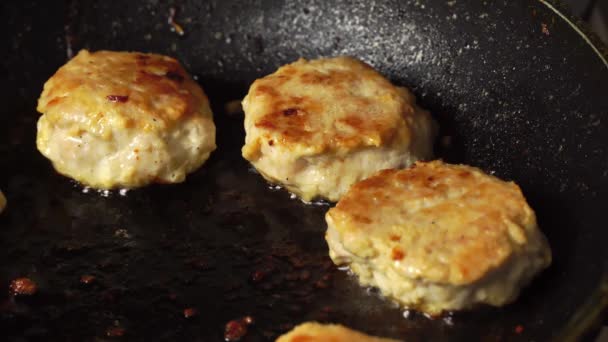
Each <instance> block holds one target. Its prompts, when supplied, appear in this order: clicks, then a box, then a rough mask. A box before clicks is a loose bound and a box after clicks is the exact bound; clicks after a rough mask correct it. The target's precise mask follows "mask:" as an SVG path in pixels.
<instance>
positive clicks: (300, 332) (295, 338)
mask: <svg viewBox="0 0 608 342" xmlns="http://www.w3.org/2000/svg"><path fill="white" fill-rule="evenodd" d="M276 342H398V341H397V340H392V339H388V338H380V337H374V336H369V335H366V334H363V333H360V332H358V331H355V330H352V329H349V328H347V327H344V326H342V325H339V324H319V323H315V322H307V323H302V324H300V325H298V326H297V327H295V328H293V329H292V330H291V331H290V332H289V333H287V334H284V335H282V336H280V337H279V338H278V339H277V340H276Z"/></svg>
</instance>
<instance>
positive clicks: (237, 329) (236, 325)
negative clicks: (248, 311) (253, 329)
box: [224, 316, 254, 342]
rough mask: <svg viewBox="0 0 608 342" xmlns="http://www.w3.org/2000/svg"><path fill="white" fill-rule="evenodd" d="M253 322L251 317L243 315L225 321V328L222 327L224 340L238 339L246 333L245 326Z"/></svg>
mask: <svg viewBox="0 0 608 342" xmlns="http://www.w3.org/2000/svg"><path fill="white" fill-rule="evenodd" d="M253 322H254V320H253V317H251V316H245V317H243V318H240V319H235V320H232V321H230V322H228V323H226V328H225V329H224V340H226V341H228V342H232V341H239V340H240V339H241V338H243V337H244V336H245V335H247V328H248V326H249V325H251V324H253Z"/></svg>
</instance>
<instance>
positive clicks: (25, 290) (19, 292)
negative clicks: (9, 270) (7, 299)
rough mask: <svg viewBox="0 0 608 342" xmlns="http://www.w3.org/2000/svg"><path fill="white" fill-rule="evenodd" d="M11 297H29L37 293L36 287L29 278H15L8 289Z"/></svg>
mask: <svg viewBox="0 0 608 342" xmlns="http://www.w3.org/2000/svg"><path fill="white" fill-rule="evenodd" d="M8 291H9V295H11V296H31V295H33V294H35V293H36V292H37V291H38V286H37V285H36V283H35V282H34V281H32V280H31V279H30V278H17V279H14V280H13V281H11V284H10V285H9V287H8Z"/></svg>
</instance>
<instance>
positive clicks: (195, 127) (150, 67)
mask: <svg viewBox="0 0 608 342" xmlns="http://www.w3.org/2000/svg"><path fill="white" fill-rule="evenodd" d="M38 111H39V112H41V113H43V115H42V116H41V117H40V119H39V120H38V136H37V140H36V143H37V146H38V150H40V152H41V153H42V154H43V155H44V156H46V157H47V158H48V159H50V160H51V161H52V162H53V165H54V167H55V169H56V170H57V171H58V172H59V173H61V174H64V175H66V176H69V177H71V178H73V179H75V180H77V181H79V182H81V183H83V184H85V185H89V186H91V187H94V188H99V189H112V188H133V187H139V186H143V185H146V184H149V183H152V182H158V183H176V182H181V181H183V180H184V179H185V177H186V174H187V173H190V172H192V171H194V170H195V169H197V168H198V167H200V166H201V165H202V164H203V163H204V162H205V160H207V158H208V157H209V154H210V153H211V151H213V150H214V149H215V125H214V123H213V117H212V113H211V109H210V107H209V101H208V100H207V97H206V95H205V93H204V92H203V90H202V89H201V88H200V86H199V85H198V84H197V83H196V82H194V81H193V80H192V79H191V78H190V76H189V75H188V74H187V73H186V71H185V70H184V69H183V67H182V66H181V65H180V63H179V62H178V61H177V60H175V59H173V58H171V57H167V56H161V55H156V54H144V53H133V52H114V51H98V52H89V51H86V50H82V51H80V52H79V53H78V55H77V56H76V57H74V58H73V59H72V60H70V61H69V62H68V63H67V64H65V65H64V66H62V67H61V68H59V70H57V72H56V73H55V75H53V76H52V77H51V78H50V79H49V80H48V81H47V82H46V83H45V85H44V90H43V91H42V95H41V96H40V99H39V100H38Z"/></svg>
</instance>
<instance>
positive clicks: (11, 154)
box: [0, 0, 608, 341]
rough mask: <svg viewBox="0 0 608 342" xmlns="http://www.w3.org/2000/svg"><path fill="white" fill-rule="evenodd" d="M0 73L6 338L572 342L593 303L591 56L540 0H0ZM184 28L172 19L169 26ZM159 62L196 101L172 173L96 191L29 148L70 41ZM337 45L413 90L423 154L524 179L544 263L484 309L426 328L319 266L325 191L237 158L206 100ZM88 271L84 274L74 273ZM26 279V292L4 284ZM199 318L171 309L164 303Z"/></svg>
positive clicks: (597, 230) (583, 331) (603, 199)
mask: <svg viewBox="0 0 608 342" xmlns="http://www.w3.org/2000/svg"><path fill="white" fill-rule="evenodd" d="M0 6H1V7H2V11H1V14H0V16H1V18H0V19H1V20H0V22H2V23H3V26H4V27H3V29H2V30H0V32H2V33H1V34H3V35H4V38H3V42H4V49H3V51H2V58H1V60H2V67H1V69H0V75H1V76H2V77H1V82H0V85H1V88H0V90H1V94H2V101H3V102H2V107H1V108H2V109H1V115H0V155H1V158H0V188H1V189H2V190H3V191H4V192H5V194H6V195H7V197H8V201H9V203H8V208H7V210H6V211H5V212H4V213H3V214H2V215H0V331H2V334H3V336H4V337H5V338H6V339H7V340H16V341H24V340H45V341H46V340H63V341H69V340H78V341H82V340H105V339H110V338H114V337H112V336H108V335H121V334H122V335H123V339H127V340H178V339H180V340H184V339H185V340H198V341H219V340H223V338H224V336H223V334H224V326H225V324H226V323H227V322H229V321H230V320H234V319H239V318H241V317H245V316H251V317H252V318H253V319H254V320H255V323H254V324H252V325H250V326H249V328H248V333H247V335H246V336H245V337H244V338H243V340H244V341H264V340H271V339H273V338H274V337H276V336H277V335H278V334H280V333H282V332H284V331H286V330H288V329H289V328H291V327H292V326H293V325H294V324H297V323H299V322H302V321H305V320H318V321H325V322H338V323H343V324H346V325H348V326H351V327H353V328H356V329H359V330H362V331H365V332H368V333H372V334H377V335H381V336H387V337H396V338H401V339H406V340H408V341H427V340H433V341H440V340H482V341H488V340H489V341H494V340H522V341H524V340H525V341H528V340H535V341H545V340H571V339H576V338H582V337H587V338H591V337H590V336H592V335H593V334H594V331H596V330H595V327H597V323H598V322H599V319H600V317H601V314H602V311H603V310H604V309H605V307H606V304H607V298H608V297H607V287H608V281H607V270H608V263H607V262H608V248H607V247H606V242H607V241H608V229H606V218H605V216H604V215H606V212H607V209H608V114H607V113H608V66H607V63H606V59H605V57H603V56H602V54H601V53H600V52H599V50H600V49H601V48H600V47H599V44H597V43H596V42H594V41H593V39H592V38H589V36H588V35H585V34H583V33H582V32H581V29H580V28H579V27H578V26H577V25H575V24H573V23H572V21H571V19H569V18H570V17H569V16H568V15H566V14H564V12H563V11H561V10H560V9H559V6H558V5H556V4H553V3H548V2H544V1H531V0H530V1H524V0H521V1H486V2H477V1H466V2H465V1H461V0H456V1H430V0H429V1H423V0H417V1H389V0H387V1H380V0H377V1H356V2H351V1H321V0H311V1H289V0H286V1H238V2H237V1H229V0H222V1H207V2H198V1H188V0H184V1H175V2H162V1H157V0H146V1H128V2H122V1H121V2H118V1H116V2H112V1H103V2H101V1H99V2H98V1H91V0H84V1H78V2H64V1H45V2H36V1H28V0H20V1H4V2H2V4H1V5H0ZM170 8H174V9H175V10H176V13H175V18H174V19H175V22H177V23H179V24H180V25H181V26H182V27H183V28H184V31H185V34H184V35H183V36H180V35H178V34H176V33H175V32H172V31H171V30H170V25H169V24H168V23H167V18H168V16H169V13H170ZM81 48H88V49H91V50H98V49H112V50H135V51H144V52H157V53H163V54H168V55H172V56H174V57H176V58H178V59H179V60H180V61H182V62H183V64H184V65H185V67H186V68H187V69H188V70H189V71H190V72H191V73H192V74H193V75H195V76H196V77H197V79H198V81H199V82H200V84H201V85H202V86H203V87H204V89H205V91H206V92H207V93H208V95H209V97H210V100H211V104H212V106H213V109H214V113H215V120H216V123H217V127H218V146H219V148H218V149H217V151H216V152H214V154H213V155H212V157H211V159H210V160H209V161H208V162H207V163H206V164H205V165H204V166H203V167H202V168H201V169H200V170H198V171H197V172H195V173H194V174H192V175H191V176H189V177H188V179H187V181H186V182H185V183H183V184H178V185H171V186H167V185H154V186H149V187H146V188H143V189H139V190H132V191H129V192H128V193H127V194H126V195H121V194H119V193H106V194H99V193H96V192H95V191H87V190H86V189H83V188H82V187H81V186H80V185H78V184H75V183H73V182H71V181H70V180H68V179H67V178H64V177H62V176H59V175H57V174H56V173H55V172H54V171H53V169H52V167H51V166H50V163H49V162H48V161H47V160H45V159H44V158H43V157H42V156H41V155H40V154H39V153H38V152H37V151H36V149H35V144H34V140H35V132H36V128H35V126H36V125H35V124H36V120H37V118H38V116H39V114H37V113H36V112H35V106H36V99H37V97H38V95H39V93H40V91H41V87H42V84H43V82H44V81H45V80H46V79H48V77H50V76H51V75H52V74H53V72H54V71H55V70H56V69H57V68H58V67H59V66H60V65H62V64H63V63H65V61H66V59H67V57H66V54H68V53H73V52H76V51H77V50H78V49H81ZM343 54H345V55H352V56H356V57H358V58H361V59H363V60H365V61H367V62H369V63H370V64H371V65H373V66H374V67H375V68H377V69H378V70H380V71H381V72H382V73H384V74H385V75H387V76H388V77H389V78H391V80H392V81H394V82H395V83H397V84H400V85H404V86H408V87H410V88H412V89H413V91H414V93H415V94H416V95H417V96H418V98H419V101H420V102H421V104H422V105H423V106H424V107H426V108H428V109H429V110H431V112H432V113H433V115H434V116H435V118H437V120H438V121H439V123H440V125H441V133H440V135H441V136H442V137H449V138H443V139H442V140H443V141H444V142H445V141H446V140H451V143H450V144H441V143H438V144H437V155H438V156H439V157H442V158H444V159H445V160H447V161H450V162H462V163H467V164H471V165H475V166H479V167H481V168H483V169H485V170H486V171H488V172H492V173H494V174H496V175H497V176H500V177H502V178H504V179H509V180H514V181H516V182H517V183H518V184H520V186H521V187H522V189H523V191H524V193H525V195H526V196H527V198H528V199H529V202H530V203H531V205H532V207H533V208H535V209H536V211H537V214H538V221H539V224H540V227H541V229H542V230H543V231H544V233H545V234H546V235H547V237H548V239H549V242H550V244H551V247H552V249H553V253H554V262H553V265H552V266H551V267H550V268H549V269H548V270H547V271H545V272H544V273H542V274H541V275H540V276H539V277H538V278H537V279H535V280H534V282H533V283H532V284H531V285H530V286H529V287H527V288H526V289H525V290H524V291H523V293H522V295H521V297H520V298H519V299H518V300H517V301H516V302H515V303H513V304H511V305H508V306H506V307H504V308H489V307H480V308H477V309H475V310H472V311H469V312H460V313H452V314H446V315H444V316H443V317H441V318H439V319H428V318H426V317H424V316H423V315H421V314H418V313H416V312H408V313H407V314H405V315H404V313H403V311H402V310H400V309H399V308H397V307H396V306H394V305H391V304H390V303H389V302H387V301H386V300H383V299H382V298H380V296H379V295H378V293H377V291H374V290H373V289H364V288H361V287H359V285H358V284H357V281H356V279H354V278H353V277H351V276H349V275H348V274H346V273H344V272H341V271H338V270H336V269H335V268H334V266H333V265H332V264H331V262H330V260H329V259H328V256H327V246H326V244H325V241H324V239H323V234H324V231H325V227H326V226H325V222H324V219H323V215H324V213H325V212H326V211H327V209H328V208H329V206H328V205H326V204H322V203H321V204H317V205H306V204H303V203H301V202H300V201H298V200H296V199H291V198H290V196H289V194H288V193H286V192H284V191H279V190H273V189H271V188H270V187H269V186H268V184H266V183H265V182H264V181H263V179H262V178H261V177H260V176H259V175H257V174H255V173H254V172H252V171H251V169H250V166H249V165H248V164H247V163H246V162H245V161H244V160H243V159H242V158H241V156H240V147H241V145H242V143H243V141H244V131H243V128H242V126H243V124H242V117H241V116H240V115H238V114H236V115H235V114H234V113H227V112H226V111H225V110H224V105H225V104H226V103H227V102H228V101H231V100H236V99H240V98H242V97H243V96H244V94H245V93H246V91H247V87H248V85H249V84H250V83H251V82H252V81H253V80H254V79H255V78H257V77H260V76H263V75H265V74H268V73H270V72H272V71H274V70H275V69H276V68H277V67H278V66H280V65H282V64H284V63H287V62H291V61H293V60H295V59H297V58H298V57H308V58H315V57H319V56H332V55H343ZM85 275H88V276H93V277H94V280H93V281H90V282H87V281H82V280H81V278H82V277H83V276H85ZM17 277H28V278H30V279H32V280H33V281H34V282H35V283H36V284H37V286H38V292H37V293H36V294H35V295H33V296H29V297H27V296H26V297H17V298H13V297H11V296H8V284H9V283H10V281H11V280H12V279H14V278H17ZM187 308H195V309H196V310H197V312H198V314H197V315H194V316H192V317H189V318H185V317H184V313H183V312H184V309H187Z"/></svg>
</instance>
